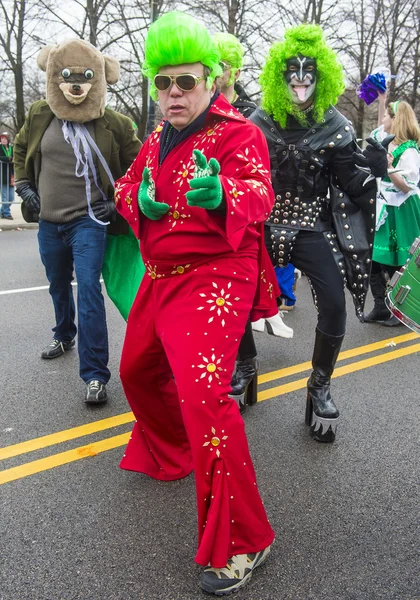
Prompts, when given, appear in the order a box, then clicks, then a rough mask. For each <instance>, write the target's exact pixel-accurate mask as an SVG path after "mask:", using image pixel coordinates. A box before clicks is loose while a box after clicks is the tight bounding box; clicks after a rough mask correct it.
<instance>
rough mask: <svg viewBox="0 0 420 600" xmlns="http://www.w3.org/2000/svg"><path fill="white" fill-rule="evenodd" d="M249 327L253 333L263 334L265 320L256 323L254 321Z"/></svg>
mask: <svg viewBox="0 0 420 600" xmlns="http://www.w3.org/2000/svg"><path fill="white" fill-rule="evenodd" d="M251 327H252V329H253V330H254V331H260V332H262V333H264V329H265V320H264V319H258V321H254V323H251Z"/></svg>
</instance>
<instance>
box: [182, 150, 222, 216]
mask: <svg viewBox="0 0 420 600" xmlns="http://www.w3.org/2000/svg"><path fill="white" fill-rule="evenodd" d="M193 160H194V163H195V167H194V179H191V181H190V188H192V191H190V192H187V193H186V196H187V203H188V205H189V206H198V207H200V208H206V209H207V210H215V209H216V208H219V207H220V208H221V206H220V205H221V204H222V200H223V189H222V184H221V183H220V178H219V175H218V173H219V171H220V165H219V163H218V162H217V160H216V159H215V158H211V159H210V160H209V162H208V163H207V159H206V157H205V156H204V154H202V153H201V152H200V150H193Z"/></svg>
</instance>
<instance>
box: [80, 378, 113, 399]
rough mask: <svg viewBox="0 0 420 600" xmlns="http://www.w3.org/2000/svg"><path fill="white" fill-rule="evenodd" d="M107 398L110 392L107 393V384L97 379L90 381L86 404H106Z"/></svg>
mask: <svg viewBox="0 0 420 600" xmlns="http://www.w3.org/2000/svg"><path fill="white" fill-rule="evenodd" d="M107 400H108V394H107V393H106V387H105V384H104V383H101V382H100V381H98V380H97V379H92V381H89V383H88V384H87V391H86V399H85V402H86V404H104V403H105V402H106V401H107Z"/></svg>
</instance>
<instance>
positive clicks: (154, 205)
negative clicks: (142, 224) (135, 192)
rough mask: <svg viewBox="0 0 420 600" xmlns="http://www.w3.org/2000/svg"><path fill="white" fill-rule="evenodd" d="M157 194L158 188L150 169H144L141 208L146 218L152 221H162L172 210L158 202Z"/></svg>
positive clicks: (167, 205) (140, 192) (140, 193)
mask: <svg viewBox="0 0 420 600" xmlns="http://www.w3.org/2000/svg"><path fill="white" fill-rule="evenodd" d="M155 193H156V188H155V182H154V181H153V177H152V176H151V174H150V170H149V169H148V167H144V171H143V180H142V182H141V184H140V187H139V208H140V210H141V212H142V213H143V214H144V216H145V217H147V218H148V219H151V220H152V221H157V220H158V219H161V218H162V217H163V215H164V214H166V213H167V212H168V210H169V209H170V206H169V204H165V202H156V200H155Z"/></svg>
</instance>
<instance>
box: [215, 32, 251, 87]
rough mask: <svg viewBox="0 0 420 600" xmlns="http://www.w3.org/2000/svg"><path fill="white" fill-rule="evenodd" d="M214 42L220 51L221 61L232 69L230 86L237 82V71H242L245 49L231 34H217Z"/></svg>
mask: <svg viewBox="0 0 420 600" xmlns="http://www.w3.org/2000/svg"><path fill="white" fill-rule="evenodd" d="M212 39H213V42H214V44H215V46H216V48H217V50H218V51H219V54H220V60H222V61H223V62H225V63H227V64H228V65H230V66H231V67H232V69H231V73H230V78H229V81H228V85H232V83H233V82H234V81H235V71H237V70H238V69H242V63H243V56H244V49H243V47H242V44H241V43H240V41H239V40H238V39H237V38H236V37H235V36H234V35H232V34H231V33H215V34H214V36H213V38H212Z"/></svg>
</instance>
